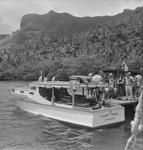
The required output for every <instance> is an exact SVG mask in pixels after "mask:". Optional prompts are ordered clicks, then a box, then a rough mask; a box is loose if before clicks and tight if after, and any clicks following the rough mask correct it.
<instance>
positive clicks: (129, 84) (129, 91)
mask: <svg viewBox="0 0 143 150" xmlns="http://www.w3.org/2000/svg"><path fill="white" fill-rule="evenodd" d="M133 83H134V78H133V77H132V76H131V73H130V72H128V73H127V74H126V77H125V90H126V97H127V99H129V100H133Z"/></svg>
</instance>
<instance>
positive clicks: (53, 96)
mask: <svg viewBox="0 0 143 150" xmlns="http://www.w3.org/2000/svg"><path fill="white" fill-rule="evenodd" d="M51 100H52V105H53V104H54V101H55V95H54V87H52V98H51Z"/></svg>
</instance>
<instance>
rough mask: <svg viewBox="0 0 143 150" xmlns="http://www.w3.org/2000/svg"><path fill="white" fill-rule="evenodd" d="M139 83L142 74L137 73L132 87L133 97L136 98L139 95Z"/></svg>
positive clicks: (140, 82)
mask: <svg viewBox="0 0 143 150" xmlns="http://www.w3.org/2000/svg"><path fill="white" fill-rule="evenodd" d="M141 84H142V76H141V75H139V74H138V75H136V76H135V78H134V87H133V88H134V98H135V99H136V100H137V98H138V97H139V95H140V89H141Z"/></svg>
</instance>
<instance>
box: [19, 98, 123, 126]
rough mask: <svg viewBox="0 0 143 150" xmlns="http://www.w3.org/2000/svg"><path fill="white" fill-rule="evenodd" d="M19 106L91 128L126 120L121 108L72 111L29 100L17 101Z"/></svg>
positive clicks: (35, 112)
mask: <svg viewBox="0 0 143 150" xmlns="http://www.w3.org/2000/svg"><path fill="white" fill-rule="evenodd" d="M17 104H18V106H19V107H20V108H21V109H23V110H25V111H28V112H31V113H34V114H40V115H44V116H46V117H49V118H53V119H56V120H59V121H63V122H68V123H72V124H77V125H82V126H86V127H91V128H95V127H99V126H105V125H109V124H115V123H120V122H123V121H124V120H125V118H124V108H123V107H121V106H117V107H113V108H103V109H98V110H89V109H86V108H78V107H76V106H75V107H74V108H72V109H71V108H64V107H59V106H55V105H43V104H39V103H36V102H33V101H31V100H29V99H25V100H24V99H21V100H17Z"/></svg>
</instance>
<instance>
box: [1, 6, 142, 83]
mask: <svg viewBox="0 0 143 150" xmlns="http://www.w3.org/2000/svg"><path fill="white" fill-rule="evenodd" d="M45 16H46V18H47V21H46V20H45V18H44V16H42V20H41V18H40V17H39V15H38V17H37V15H35V14H33V15H32V14H31V15H26V16H24V17H23V18H22V20H21V29H20V30H18V31H16V32H14V33H13V34H12V35H11V37H7V38H4V39H2V40H0V79H2V80H4V79H5V80H8V79H17V80H36V79H37V78H38V77H39V75H40V72H41V70H43V73H44V74H45V76H48V78H49V79H50V78H51V77H52V76H53V75H56V77H57V78H58V79H60V80H63V79H67V77H68V76H69V75H71V74H83V75H87V74H88V73H89V72H95V71H96V70H99V69H104V68H106V67H108V66H113V65H116V66H121V62H122V58H123V57H124V56H127V63H128V64H129V69H130V68H132V69H136V70H138V71H139V70H140V71H142V69H143V17H142V16H143V8H142V7H140V8H137V9H135V10H125V11H124V12H123V13H121V14H118V15H115V16H112V17H109V16H105V17H97V18H96V17H93V18H88V17H85V18H83V20H82V19H81V18H77V17H73V16H71V15H68V14H65V13H64V14H57V13H54V12H52V13H51V12H50V13H49V14H46V15H45ZM43 18H44V19H43ZM48 18H50V23H49V21H48ZM51 18H52V21H53V22H51ZM54 18H55V19H54ZM57 18H60V20H58V25H57V24H56V22H55V20H57ZM61 18H62V19H61ZM65 19H66V21H63V20H65ZM88 19H89V20H88ZM43 20H45V21H43ZM67 20H68V21H67ZM73 20H74V21H73ZM79 20H80V21H79ZM103 20H104V21H103ZM87 21H89V24H87V23H85V22H87ZM66 22H68V23H67V24H66ZM77 22H78V23H77ZM55 24H56V26H54V25H55ZM70 25H71V26H70ZM82 25H83V26H84V27H83V26H82ZM49 28H50V29H49Z"/></svg>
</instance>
